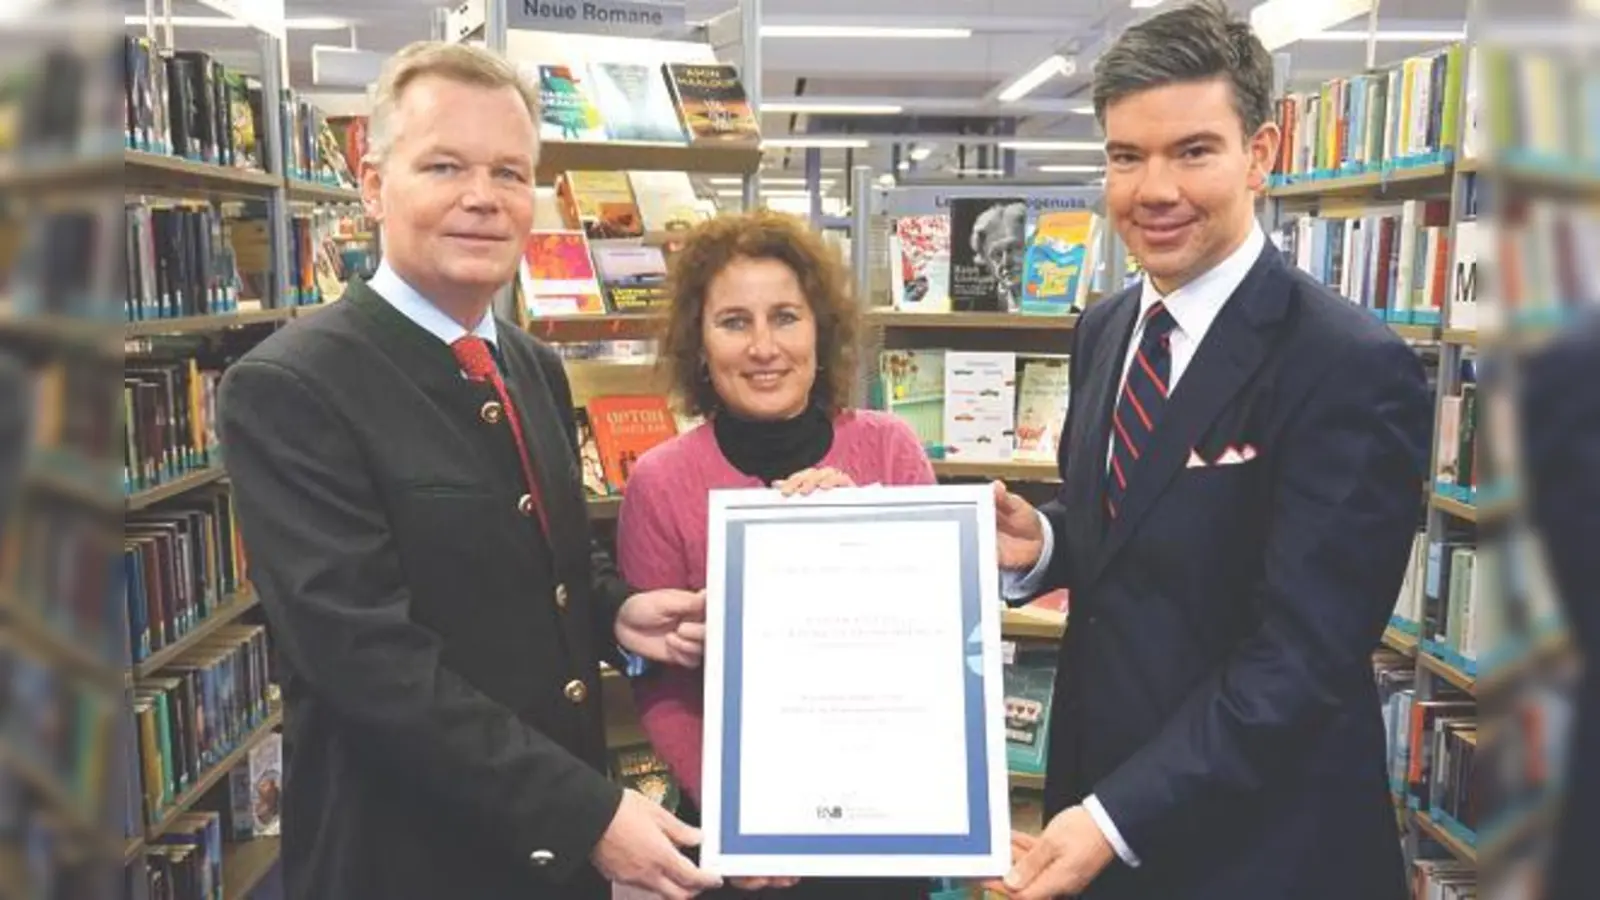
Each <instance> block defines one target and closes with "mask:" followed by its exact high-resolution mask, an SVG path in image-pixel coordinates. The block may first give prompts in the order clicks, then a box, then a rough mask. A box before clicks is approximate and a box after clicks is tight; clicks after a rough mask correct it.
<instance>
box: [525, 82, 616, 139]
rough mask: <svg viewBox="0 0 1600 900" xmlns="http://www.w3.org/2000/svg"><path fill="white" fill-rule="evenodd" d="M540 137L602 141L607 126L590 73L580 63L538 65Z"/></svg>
mask: <svg viewBox="0 0 1600 900" xmlns="http://www.w3.org/2000/svg"><path fill="white" fill-rule="evenodd" d="M539 138H540V139H541V140H546V141H603V140H605V139H606V129H605V124H604V122H603V120H602V119H601V118H600V110H599V108H598V107H596V106H595V102H594V96H593V95H592V94H591V93H590V91H589V84H588V73H587V72H585V71H584V70H583V69H581V68H579V67H577V66H546V65H541V66H539Z"/></svg>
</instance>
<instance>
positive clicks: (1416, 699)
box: [1266, 22, 1487, 884]
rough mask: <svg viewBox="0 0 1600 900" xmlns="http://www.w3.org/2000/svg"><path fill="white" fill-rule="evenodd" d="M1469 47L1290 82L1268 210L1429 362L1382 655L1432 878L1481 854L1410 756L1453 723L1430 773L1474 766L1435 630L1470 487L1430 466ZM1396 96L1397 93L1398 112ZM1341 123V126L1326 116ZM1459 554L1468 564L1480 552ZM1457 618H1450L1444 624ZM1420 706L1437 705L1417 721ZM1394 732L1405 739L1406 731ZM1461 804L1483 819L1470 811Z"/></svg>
mask: <svg viewBox="0 0 1600 900" xmlns="http://www.w3.org/2000/svg"><path fill="white" fill-rule="evenodd" d="M1369 27H1371V28H1375V27H1376V23H1375V22H1374V23H1373V24H1372V25H1370V26H1369ZM1469 46H1470V44H1469V43H1463V44H1460V45H1454V46H1445V47H1441V48H1431V49H1427V50H1424V51H1422V52H1419V53H1416V54H1414V55H1412V56H1410V57H1408V58H1407V59H1405V60H1404V61H1401V62H1398V63H1395V64H1393V65H1389V66H1383V67H1377V66H1373V65H1370V63H1371V61H1372V55H1371V53H1370V51H1369V66H1368V68H1367V69H1365V70H1363V71H1360V72H1356V73H1353V74H1352V75H1350V76H1348V77H1344V78H1338V79H1334V80H1331V81H1328V82H1323V83H1322V84H1321V85H1319V86H1308V87H1306V88H1305V89H1304V90H1301V91H1284V92H1282V94H1281V96H1280V100H1279V102H1278V114H1277V119H1278V124H1279V127H1280V129H1282V131H1283V133H1284V151H1283V153H1282V154H1280V158H1279V159H1278V160H1277V161H1276V164H1275V167H1274V171H1273V174H1272V176H1271V178H1270V182H1269V187H1268V190H1267V191H1266V199H1267V204H1268V209H1267V211H1266V212H1267V221H1268V222H1269V223H1270V228H1271V229H1272V234H1273V237H1274V240H1275V241H1276V242H1277V243H1278V246H1279V247H1280V248H1281V249H1282V250H1283V251H1284V253H1285V255H1286V256H1287V257H1288V259H1289V261H1290V262H1291V264H1295V265H1298V266H1300V267H1301V268H1303V269H1305V270H1307V271H1308V272H1310V273H1311V274H1312V275H1313V276H1314V277H1318V278H1319V279H1320V280H1322V281H1324V283H1327V284H1329V285H1330V286H1331V287H1333V288H1334V289H1335V290H1337V291H1339V292H1340V293H1341V294H1342V295H1344V296H1346V297H1348V298H1350V300H1351V301H1352V302H1353V303H1355V304H1357V305H1358V306H1360V307H1362V308H1363V309H1365V310H1367V311H1368V312H1370V313H1371V314H1372V315H1373V316H1374V317H1376V318H1377V319H1378V320H1379V321H1383V322H1385V323H1386V324H1387V325H1388V326H1389V327H1390V328H1391V329H1392V330H1394V331H1395V332H1396V333H1398V334H1399V335H1401V336H1402V337H1404V338H1405V339H1406V340H1407V341H1408V342H1410V343H1412V345H1413V347H1414V348H1415V349H1416V350H1417V352H1418V353H1420V354H1423V355H1424V358H1425V361H1427V362H1429V363H1432V364H1433V365H1434V366H1435V367H1436V368H1435V371H1436V373H1437V374H1436V377H1435V380H1434V390H1435V398H1434V409H1433V415H1434V422H1435V427H1434V429H1433V431H1434V435H1435V437H1434V441H1433V446H1432V448H1431V454H1430V463H1429V473H1430V474H1429V478H1428V481H1427V483H1426V485H1425V491H1424V502H1423V505H1422V509H1420V510H1419V511H1418V516H1419V524H1420V527H1419V531H1418V534H1417V537H1416V539H1415V542H1414V545H1413V548H1412V556H1411V562H1410V566H1409V571H1408V574H1407V576H1406V583H1405V585H1404V586H1403V587H1402V591H1401V597H1400V599H1399V600H1398V601H1397V604H1396V608H1395V614H1394V616H1393V617H1392V619H1391V623H1390V626H1389V627H1388V628H1387V629H1386V630H1385V632H1384V635H1383V639H1382V642H1381V645H1380V647H1379V648H1375V657H1374V671H1375V674H1376V676H1377V678H1378V680H1379V684H1380V692H1381V694H1382V696H1383V697H1384V703H1385V719H1386V727H1387V729H1388V732H1389V734H1390V748H1389V753H1390V781H1391V788H1392V790H1393V791H1394V794H1395V803H1396V809H1397V812H1398V813H1399V821H1400V824H1401V830H1402V836H1403V840H1404V844H1405V847H1404V849H1405V855H1406V860H1407V867H1408V878H1409V880H1410V881H1411V882H1412V883H1413V884H1419V883H1424V882H1427V881H1428V880H1429V879H1430V878H1432V877H1433V873H1432V870H1431V868H1430V867H1432V866H1434V865H1436V864H1435V863H1433V862H1430V861H1434V860H1439V861H1450V860H1455V861H1458V862H1461V863H1466V864H1469V865H1472V866H1475V865H1476V860H1477V855H1476V851H1475V849H1474V845H1475V838H1474V837H1473V835H1472V832H1471V830H1470V828H1468V827H1467V825H1465V824H1463V823H1462V822H1461V821H1459V820H1458V819H1456V818H1454V817H1452V816H1451V815H1450V814H1449V813H1448V812H1446V811H1445V810H1444V808H1443V807H1450V808H1451V809H1453V810H1456V811H1461V810H1470V811H1471V812H1472V813H1473V814H1474V815H1475V813H1476V809H1475V807H1474V805H1473V804H1472V803H1471V802H1466V803H1462V802H1461V800H1460V797H1459V796H1457V795H1460V794H1462V793H1463V790H1462V789H1461V787H1460V784H1459V782H1457V783H1450V782H1438V783H1435V784H1434V785H1433V787H1434V788H1435V790H1434V791H1432V792H1426V793H1424V794H1423V796H1425V797H1426V798H1427V799H1425V800H1422V801H1421V802H1419V799H1418V793H1417V791H1418V770H1417V769H1416V768H1408V764H1409V763H1410V762H1411V761H1412V760H1411V754H1412V753H1414V752H1415V750H1413V749H1411V748H1414V747H1419V746H1421V744H1422V742H1424V741H1432V740H1433V737H1432V732H1433V730H1435V729H1437V730H1438V731H1441V732H1443V731H1445V730H1447V729H1448V730H1449V731H1450V732H1451V734H1450V736H1449V737H1441V738H1440V739H1439V740H1440V741H1441V742H1442V743H1447V744H1448V750H1444V751H1436V753H1437V755H1436V756H1430V757H1429V760H1428V764H1429V765H1431V766H1436V767H1438V769H1434V768H1427V767H1426V766H1425V767H1424V768H1423V769H1422V770H1421V772H1422V775H1421V781H1422V782H1424V783H1426V782H1429V781H1432V780H1433V777H1434V774H1435V773H1436V772H1437V771H1439V770H1441V769H1444V768H1446V767H1449V766H1462V767H1464V768H1465V769H1466V770H1467V771H1469V772H1470V771H1471V767H1472V765H1473V761H1474V759H1475V751H1476V741H1477V731H1476V707H1475V706H1473V705H1471V704H1473V703H1475V697H1474V689H1475V678H1474V677H1473V676H1472V675H1471V674H1469V673H1467V672H1465V671H1462V669H1461V668H1460V667H1458V666H1457V665H1455V664H1453V660H1447V659H1446V658H1445V656H1444V653H1443V651H1442V649H1441V648H1442V646H1443V645H1442V644H1441V640H1443V639H1444V638H1445V637H1446V635H1445V632H1444V629H1443V628H1441V627H1438V626H1440V625H1441V624H1442V617H1443V616H1444V615H1445V614H1446V613H1448V612H1456V613H1457V614H1458V618H1459V617H1460V613H1459V606H1451V605H1450V599H1451V592H1452V589H1453V588H1454V589H1456V590H1459V587H1460V585H1459V582H1460V581H1461V573H1460V572H1459V571H1458V572H1457V573H1456V579H1455V582H1454V583H1453V582H1452V580H1451V577H1450V576H1449V575H1448V574H1443V573H1442V572H1441V571H1440V570H1441V568H1443V569H1444V571H1446V572H1447V571H1448V567H1449V565H1450V563H1451V562H1452V561H1455V562H1457V563H1458V565H1459V564H1460V563H1459V561H1460V559H1462V558H1463V557H1461V556H1459V555H1453V554H1452V552H1451V550H1450V549H1444V548H1446V547H1449V548H1452V549H1454V548H1459V549H1461V550H1462V551H1463V552H1464V553H1466V554H1469V555H1470V554H1472V553H1473V552H1475V551H1474V550H1473V543H1474V542H1475V537H1476V536H1475V532H1474V529H1475V528H1476V523H1477V516H1476V515H1475V511H1474V509H1473V507H1472V506H1471V504H1470V502H1468V499H1469V493H1463V494H1462V495H1461V496H1459V497H1458V496H1454V494H1455V493H1456V492H1455V489H1454V481H1455V479H1454V477H1453V476H1454V474H1455V472H1456V469H1455V467H1454V466H1453V465H1452V466H1450V467H1448V471H1449V472H1450V474H1451V476H1452V477H1451V479H1450V482H1449V483H1448V484H1447V483H1445V482H1443V481H1441V480H1439V478H1438V474H1437V473H1440V472H1441V471H1444V470H1443V469H1442V468H1441V462H1442V459H1441V453H1443V454H1446V455H1447V456H1448V455H1450V454H1452V453H1454V452H1457V451H1459V448H1460V447H1461V444H1460V443H1459V431H1458V430H1454V429H1453V430H1452V432H1451V434H1452V435H1454V436H1456V438H1457V440H1456V441H1454V442H1452V440H1450V436H1449V435H1447V436H1445V437H1443V438H1442V437H1441V436H1440V432H1441V428H1440V422H1441V420H1442V419H1443V418H1444V417H1445V416H1446V415H1447V414H1448V412H1447V411H1449V410H1452V409H1454V410H1456V411H1457V412H1459V405H1460V400H1459V396H1460V393H1461V384H1462V380H1463V379H1462V371H1463V365H1464V363H1463V355H1464V353H1466V352H1468V351H1470V349H1471V344H1472V343H1473V342H1474V340H1475V331H1473V330H1472V329H1470V328H1468V327H1464V326H1465V325H1466V324H1467V323H1462V322H1457V321H1452V318H1453V317H1452V315H1451V313H1452V311H1453V310H1454V309H1455V308H1456V307H1457V304H1456V303H1454V302H1452V301H1453V298H1455V297H1456V296H1457V294H1456V292H1457V291H1459V290H1461V289H1462V284H1461V275H1460V266H1461V263H1462V262H1463V261H1464V259H1470V258H1469V257H1462V256H1461V255H1459V254H1457V253H1456V252H1455V250H1456V249H1457V248H1458V246H1459V244H1458V242H1459V241H1460V239H1461V235H1462V231H1463V227H1462V223H1463V222H1464V221H1471V213H1472V209H1473V208H1474V206H1475V203H1476V198H1475V196H1474V193H1475V192H1476V190H1477V185H1476V183H1475V179H1476V177H1477V176H1476V173H1475V171H1474V168H1473V167H1471V166H1466V165H1461V164H1460V161H1461V160H1462V159H1463V146H1464V144H1470V142H1471V138H1470V137H1468V136H1467V135H1469V134H1470V133H1471V132H1472V131H1473V130H1474V123H1473V121H1472V111H1471V110H1470V109H1468V108H1467V106H1466V104H1467V99H1468V90H1467V81H1468V79H1467V77H1466V75H1467V70H1468V68H1469V66H1468V63H1469V61H1470V54H1469V52H1468V47H1469ZM1435 69H1438V70H1439V71H1438V72H1437V73H1435ZM1424 78H1426V79H1428V80H1429V85H1430V87H1431V86H1432V85H1439V86H1440V87H1441V88H1442V90H1439V91H1435V92H1434V93H1433V95H1432V97H1431V100H1430V102H1429V103H1427V104H1422V103H1413V102H1411V100H1413V99H1415V97H1416V96H1417V90H1418V88H1417V86H1418V85H1419V84H1421V80H1422V79H1424ZM1285 87H1286V85H1285ZM1397 99H1399V100H1401V101H1402V105H1401V107H1400V108H1399V109H1398V110H1397V109H1396V108H1395V107H1394V105H1393V104H1394V103H1395V101H1396V100H1397ZM1352 110H1354V111H1357V112H1351V111H1352ZM1362 111H1364V112H1365V115H1362V114H1361V112H1362ZM1380 116H1382V118H1380ZM1334 122H1337V123H1338V124H1337V126H1336V127H1334V128H1329V126H1330V125H1332V124H1333V123H1334ZM1334 133H1336V134H1337V137H1336V138H1334V139H1332V140H1330V135H1331V134H1334ZM1469 227H1470V226H1469ZM1341 242H1342V246H1340V243H1341ZM1467 371H1469V372H1470V371H1471V369H1470V365H1468V368H1467ZM1451 397H1456V398H1458V399H1456V400H1451V399H1449V398H1451ZM1467 446H1469V447H1470V446H1471V442H1470V441H1469V442H1468V444H1467ZM1447 540H1448V541H1450V542H1451V543H1447ZM1465 565H1466V567H1467V569H1468V570H1469V571H1470V567H1471V563H1470V562H1469V563H1466V564H1465ZM1485 580H1487V579H1485ZM1441 591H1442V593H1441ZM1457 599H1459V594H1458V595H1457ZM1459 630H1460V629H1459V623H1457V625H1456V626H1454V627H1452V628H1451V629H1450V632H1449V634H1450V636H1451V637H1455V636H1456V635H1457V634H1458V633H1459ZM1456 646H1460V645H1459V643H1458V644H1457V645H1456ZM1449 700H1455V701H1457V705H1456V706H1454V707H1448V708H1446V707H1437V709H1438V710H1439V711H1438V712H1435V709H1436V707H1433V706H1430V704H1435V703H1437V702H1443V701H1449ZM1424 709H1426V710H1427V715H1428V718H1427V719H1426V720H1423V719H1421V718H1417V717H1420V716H1422V715H1423V714H1424V713H1423V710H1424ZM1401 719H1407V720H1409V722H1410V723H1411V724H1412V725H1413V727H1418V728H1423V729H1427V732H1428V736H1427V737H1418V736H1416V735H1410V733H1409V731H1408V730H1407V729H1405V728H1403V727H1402V725H1401V724H1400V721H1399V720H1401ZM1424 722H1425V723H1426V724H1424ZM1399 735H1407V736H1408V737H1410V741H1409V743H1406V744H1403V743H1402V742H1401V740H1400V737H1399ZM1469 738H1470V740H1469ZM1466 781H1467V782H1468V786H1467V787H1466V788H1465V791H1467V792H1471V791H1472V790H1473V789H1472V788H1471V786H1470V781H1471V779H1470V778H1467V779H1466ZM1463 817H1465V818H1467V820H1468V822H1469V823H1472V824H1475V823H1476V819H1475V818H1473V816H1469V815H1465V814H1463ZM1439 865H1444V864H1443V863H1440V864H1439ZM1423 870H1427V871H1423ZM1441 871H1443V870H1441ZM1453 877H1460V876H1453Z"/></svg>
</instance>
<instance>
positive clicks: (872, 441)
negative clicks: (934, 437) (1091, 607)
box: [617, 410, 934, 805]
mask: <svg viewBox="0 0 1600 900" xmlns="http://www.w3.org/2000/svg"><path fill="white" fill-rule="evenodd" d="M818 465H819V467H828V468H833V469H837V470H839V471H841V472H843V473H845V474H847V475H849V476H850V478H851V480H852V481H854V482H855V483H856V484H858V485H868V484H883V485H908V484H933V483H934V475H933V467H932V466H931V465H930V464H929V463H928V457H927V455H926V454H924V452H923V450H922V444H921V442H920V441H918V440H917V436H916V434H915V432H913V431H912V430H911V427H910V426H909V425H907V424H906V423H904V422H902V421H901V420H900V419H898V418H895V417H894V416H892V415H890V414H888V413H883V412H877V411H874V410H849V411H846V412H844V413H842V414H840V416H839V417H838V418H837V419H835V421H834V435H833V446H832V447H831V448H830V449H829V450H828V454H827V455H826V456H824V457H823V459H822V462H821V463H819V464H818ZM761 486H762V485H761V483H760V481H759V480H758V479H756V478H754V477H751V476H748V475H745V474H743V473H742V472H740V471H739V470H737V469H735V468H734V467H733V465H732V464H731V463H729V462H728V460H727V459H726V458H725V457H724V456H723V455H722V451H721V450H720V449H718V447H717V439H716V436H715V435H714V434H713V432H712V430H711V426H710V425H709V424H704V425H700V426H698V427H696V428H694V429H692V430H690V431H687V432H685V433H683V434H681V435H679V436H677V437H676V438H674V439H672V440H671V441H669V442H667V443H665V444H661V445H659V446H657V447H655V448H654V449H652V450H651V451H650V452H648V453H646V454H645V455H644V456H643V457H641V458H640V460H639V462H638V464H637V465H636V466H635V467H634V470H633V472H632V473H631V474H630V475H629V476H628V490H627V493H626V494H625V495H624V496H623V501H622V510H621V513H620V518H619V520H618V522H617V559H618V564H619V565H620V566H621V568H622V576H623V578H625V579H627V581H628V583H629V584H631V585H633V587H635V588H636V589H638V590H641V591H647V590H655V589H657V588H683V589H685V590H699V589H701V588H703V587H705V585H706V516H707V507H708V506H709V502H708V494H709V493H710V492H711V491H712V490H716V489H722V488H738V487H751V488H754V487H761ZM633 684H634V688H633V690H634V702H635V705H636V706H637V707H638V710H639V718H640V720H641V724H642V725H643V726H644V731H645V734H646V735H647V736H648V737H649V738H650V742H651V744H652V745H654V747H655V751H656V755H658V756H660V757H661V760H662V761H663V762H665V763H666V764H667V767H668V768H669V769H670V770H671V771H672V774H673V776H674V777H676V778H677V779H678V781H679V783H680V784H682V785H683V788H684V790H685V791H687V792H688V794H689V796H690V797H691V798H693V799H694V802H695V803H696V805H698V804H699V803H700V750H701V726H700V722H701V717H702V715H703V710H704V706H703V698H704V688H703V680H702V674H701V670H699V669H692V670H691V669H682V668H676V667H670V666H662V665H659V664H657V666H656V671H655V672H653V673H652V674H650V675H647V676H646V677H644V678H642V679H639V680H637V681H635V682H634V683H633Z"/></svg>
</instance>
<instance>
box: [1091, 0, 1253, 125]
mask: <svg viewBox="0 0 1600 900" xmlns="http://www.w3.org/2000/svg"><path fill="white" fill-rule="evenodd" d="M1212 78H1225V79H1227V81H1228V84H1229V86H1230V87H1232V88H1233V107H1234V111H1235V112H1237V113H1238V114H1239V122H1240V124H1241V125H1242V126H1243V128H1244V138H1245V140H1246V141H1248V140H1250V138H1251V137H1253V136H1254V135H1255V133H1256V132H1257V131H1258V130H1260V128H1261V126H1262V125H1263V124H1265V123H1267V122H1270V121H1272V118H1273V106H1272V82H1273V70H1272V55H1271V54H1270V53H1268V52H1267V48H1266V47H1265V46H1263V45H1262V43H1261V39H1260V38H1258V37H1256V34H1255V32H1254V31H1252V30H1251V29H1250V23H1249V22H1246V21H1244V20H1242V19H1239V18H1237V17H1235V16H1234V15H1233V13H1232V12H1231V11H1230V10H1229V9H1228V6H1227V4H1225V3H1222V2H1221V0H1194V2H1192V3H1189V4H1186V5H1184V6H1180V7H1176V8H1173V9H1170V10H1167V11H1165V12H1161V13H1157V14H1156V15H1155V16H1153V17H1151V18H1149V19H1146V20H1144V21H1143V22H1140V23H1138V24H1137V25H1133V26H1131V27H1129V28H1128V30H1126V31H1124V32H1123V33H1122V35H1121V36H1120V37H1118V38H1117V40H1116V42H1115V43H1114V44H1112V45H1111V48H1110V49H1109V50H1107V51H1106V52H1105V53H1103V54H1101V56H1100V58H1099V59H1098V60H1096V61H1095V64H1094V87H1093V91H1094V114H1095V117H1096V118H1097V119H1099V121H1100V126H1101V127H1102V128H1104V127H1105V123H1106V107H1108V106H1110V105H1111V104H1113V103H1115V102H1117V101H1118V100H1121V99H1122V98H1124V97H1127V96H1129V95H1130V94H1137V93H1139V92H1140V91H1144V90H1148V89H1150V88H1155V87H1161V86H1163V85H1168V84H1177V83H1182V82H1193V81H1206V80H1209V79H1212Z"/></svg>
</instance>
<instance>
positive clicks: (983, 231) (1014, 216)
mask: <svg viewBox="0 0 1600 900" xmlns="http://www.w3.org/2000/svg"><path fill="white" fill-rule="evenodd" d="M1027 227H1028V202H1027V199H1026V198H1024V197H956V198H954V199H952V200H951V201H950V303H951V306H952V307H953V308H954V309H956V310H958V311H960V312H1004V313H1011V312H1017V311H1019V310H1020V308H1021V299H1022V268H1023V261H1024V258H1025V251H1026V246H1025V242H1026V239H1027Z"/></svg>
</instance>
